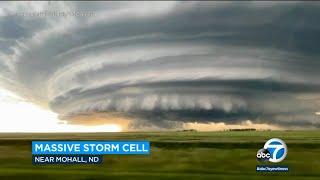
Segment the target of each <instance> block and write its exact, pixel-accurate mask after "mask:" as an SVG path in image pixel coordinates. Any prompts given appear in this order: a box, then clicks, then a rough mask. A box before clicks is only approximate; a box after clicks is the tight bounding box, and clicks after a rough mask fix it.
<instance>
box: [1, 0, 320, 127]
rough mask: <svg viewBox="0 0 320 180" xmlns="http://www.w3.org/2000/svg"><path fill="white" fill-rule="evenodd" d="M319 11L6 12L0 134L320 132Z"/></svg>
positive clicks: (310, 7) (315, 7)
mask: <svg viewBox="0 0 320 180" xmlns="http://www.w3.org/2000/svg"><path fill="white" fill-rule="evenodd" d="M319 18H320V3H319V2H261V1H258V2H252V1H251V2H231V1H227V2H207V1H203V2H190V1H185V2H183V1H180V2H175V1H161V2H126V1H121V2H111V1H108V2H71V1H68V2H45V1H44V2H31V1H29V2H0V108H1V114H0V124H1V125H0V127H1V128H0V131H3V132H4V131H5V132H21V131H36V132H39V131H45V132H56V131H72V132H74V131H90V132H91V131H93V132H95V131H121V130H153V129H161V130H172V129H181V128H195V129H199V130H219V129H228V128H248V127H253V128H264V129H296V128H301V129H315V128H319V127H320V79H319V77H320V71H319V67H320V61H319V55H320V46H319V43H318V42H319V41H320V24H319V23H318V19H319Z"/></svg>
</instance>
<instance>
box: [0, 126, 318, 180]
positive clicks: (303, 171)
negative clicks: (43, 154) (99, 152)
mask: <svg viewBox="0 0 320 180" xmlns="http://www.w3.org/2000/svg"><path fill="white" fill-rule="evenodd" d="M275 137H277V138H281V139H283V140H284V141H285V142H286V143H287V146H288V154H287V158H286V159H285V160H284V161H282V162H281V163H280V164H281V165H288V166H289V168H290V171H289V172H287V173H257V172H256V171H255V167H256V165H258V164H259V163H258V162H257V160H256V158H255V156H256V153H257V150H258V149H260V148H262V147H263V144H264V143H265V142H266V141H267V140H268V139H270V138H275ZM32 140H149V141H151V145H152V149H151V155H105V156H104V163H103V164H102V165H42V166H39V165H38V166H33V165H32V164H31V141H32ZM270 178H272V179H320V131H264V132H255V131H240V132H150V133H146V132H141V133H136V132H135V133H65V134H17V133H14V134H0V180H3V179H10V180H14V179H33V180H35V179H41V180H49V179H66V180H71V179H74V180H81V179H130V180H131V179H152V180H153V179H269V180H270Z"/></svg>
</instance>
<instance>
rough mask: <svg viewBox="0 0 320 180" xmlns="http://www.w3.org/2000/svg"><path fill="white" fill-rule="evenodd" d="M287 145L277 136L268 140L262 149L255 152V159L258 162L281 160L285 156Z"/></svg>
mask: <svg viewBox="0 0 320 180" xmlns="http://www.w3.org/2000/svg"><path fill="white" fill-rule="evenodd" d="M286 155H287V145H286V143H285V142H284V141H282V140H281V139H277V138H272V139H270V140H268V141H267V142H266V143H265V144H264V146H263V149H260V150H259V151H258V152H257V160H258V161H260V162H268V161H269V162H273V163H277V162H281V161H282V160H284V159H285V158H286Z"/></svg>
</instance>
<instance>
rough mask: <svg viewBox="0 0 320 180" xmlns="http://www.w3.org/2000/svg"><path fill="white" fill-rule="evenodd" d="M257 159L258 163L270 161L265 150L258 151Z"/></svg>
mask: <svg viewBox="0 0 320 180" xmlns="http://www.w3.org/2000/svg"><path fill="white" fill-rule="evenodd" d="M257 159H258V161H260V162H267V161H269V159H270V153H269V151H268V150H267V149H260V150H259V151H258V152H257Z"/></svg>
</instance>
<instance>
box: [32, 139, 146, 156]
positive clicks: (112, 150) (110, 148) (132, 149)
mask: <svg viewBox="0 0 320 180" xmlns="http://www.w3.org/2000/svg"><path fill="white" fill-rule="evenodd" d="M32 154H93V155H103V154H150V142H149V141H32Z"/></svg>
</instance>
